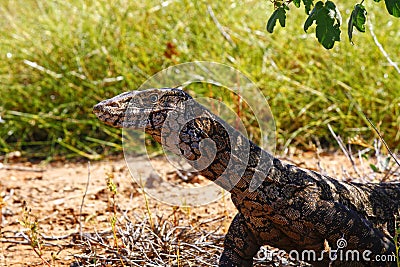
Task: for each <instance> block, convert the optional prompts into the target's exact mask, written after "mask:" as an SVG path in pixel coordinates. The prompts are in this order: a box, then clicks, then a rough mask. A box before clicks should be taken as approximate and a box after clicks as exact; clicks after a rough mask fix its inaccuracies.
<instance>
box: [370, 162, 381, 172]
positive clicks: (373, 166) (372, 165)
mask: <svg viewBox="0 0 400 267" xmlns="http://www.w3.org/2000/svg"><path fill="white" fill-rule="evenodd" d="M369 166H370V167H371V169H372V170H373V171H374V172H379V169H378V167H376V166H375V165H374V164H372V163H371V164H369Z"/></svg>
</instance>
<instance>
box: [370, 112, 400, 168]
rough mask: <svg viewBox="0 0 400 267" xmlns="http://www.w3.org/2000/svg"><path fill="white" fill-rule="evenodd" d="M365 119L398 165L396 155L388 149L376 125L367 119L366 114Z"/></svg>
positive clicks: (399, 163)
mask: <svg viewBox="0 0 400 267" xmlns="http://www.w3.org/2000/svg"><path fill="white" fill-rule="evenodd" d="M364 117H365V119H367V121H368V122H369V124H370V125H371V127H372V128H373V129H374V131H375V132H376V134H377V135H378V136H379V139H381V141H382V143H383V144H384V145H385V147H386V149H387V151H388V153H389V154H390V156H391V157H392V158H393V159H394V161H395V162H396V163H397V165H399V166H400V162H399V161H398V160H397V158H396V156H395V155H394V154H393V152H392V150H390V148H389V146H388V145H387V144H386V142H385V140H384V139H383V137H382V135H381V133H380V132H379V130H378V128H376V126H375V125H374V124H373V123H372V121H371V120H370V119H368V117H367V116H365V114H364Z"/></svg>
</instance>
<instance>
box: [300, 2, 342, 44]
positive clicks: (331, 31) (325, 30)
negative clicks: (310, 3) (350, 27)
mask: <svg viewBox="0 0 400 267" xmlns="http://www.w3.org/2000/svg"><path fill="white" fill-rule="evenodd" d="M314 21H315V23H316V24H317V27H316V29H315V31H316V37H317V39H318V42H320V43H321V44H322V45H323V46H324V47H325V48H326V49H331V48H332V47H333V46H334V44H335V42H337V41H340V25H341V23H342V17H341V16H340V13H339V10H338V9H337V7H336V6H335V4H334V3H333V2H331V1H327V2H326V3H325V4H324V3H323V2H321V1H319V2H317V3H316V4H315V7H314V9H313V10H312V11H311V14H310V15H309V16H308V18H307V20H306V21H305V23H304V31H306V32H307V30H308V28H309V27H310V26H311V25H312V24H313V22H314Z"/></svg>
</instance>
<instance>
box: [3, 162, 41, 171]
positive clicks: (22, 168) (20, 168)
mask: <svg viewBox="0 0 400 267" xmlns="http://www.w3.org/2000/svg"><path fill="white" fill-rule="evenodd" d="M0 169H4V170H9V171H23V172H44V171H45V170H44V169H36V168H28V167H11V166H7V165H4V164H3V163H0Z"/></svg>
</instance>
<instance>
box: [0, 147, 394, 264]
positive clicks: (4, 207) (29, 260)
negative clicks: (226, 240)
mask: <svg viewBox="0 0 400 267" xmlns="http://www.w3.org/2000/svg"><path fill="white" fill-rule="evenodd" d="M286 160H288V161H291V162H292V163H295V164H297V165H299V166H300V167H306V168H309V169H313V170H317V171H321V170H322V171H323V172H324V173H326V174H329V175H331V176H334V177H338V178H340V179H345V180H350V179H352V178H350V177H352V176H353V177H357V174H356V172H355V171H354V169H353V167H352V166H351V164H350V163H349V161H348V160H347V159H346V157H344V156H343V155H341V154H340V153H336V154H324V155H317V154H316V153H314V152H304V153H300V154H298V155H297V156H294V157H290V159H288V158H286ZM132 162H133V163H132ZM130 163H131V164H133V165H134V166H136V168H137V170H140V171H143V172H142V173H141V175H140V176H141V177H148V178H149V177H150V178H151V174H149V173H148V171H149V168H148V166H146V164H145V163H144V162H143V159H141V158H137V159H131V160H130ZM154 164H155V165H157V166H158V167H159V168H160V170H161V172H163V176H164V177H166V178H165V179H166V180H168V181H169V182H170V183H171V184H172V186H171V188H167V187H165V186H164V185H162V184H161V185H160V184H157V183H154V181H153V180H151V179H147V181H142V183H143V184H145V183H147V184H146V186H147V187H148V188H150V189H153V190H154V192H156V191H158V192H160V193H161V195H158V196H157V198H158V199H155V198H152V197H151V196H149V195H147V194H146V195H144V194H143V193H142V190H141V187H140V186H139V185H138V183H137V182H135V181H134V180H132V178H131V175H130V173H129V171H128V168H127V166H126V162H125V160H124V159H122V158H116V159H107V160H103V161H100V162H92V163H91V164H90V167H89V164H88V163H87V162H83V163H63V162H56V163H51V164H47V165H32V164H30V163H23V162H21V160H18V162H16V163H8V164H2V165H0V197H1V198H0V205H1V209H0V210H1V214H0V219H1V221H0V229H1V235H0V240H1V242H0V266H78V265H74V262H75V261H76V260H77V257H76V255H78V254H81V253H82V250H84V249H82V247H78V246H75V245H73V244H74V240H76V239H77V238H79V235H80V233H96V232H100V231H110V229H112V223H111V222H110V221H111V220H110V218H112V216H113V214H115V207H117V208H118V215H120V214H121V213H125V215H127V216H131V217H134V218H136V219H135V220H140V218H145V217H146V216H147V217H148V216H149V214H151V216H153V217H155V218H156V217H157V218H161V217H162V218H167V219H169V220H172V221H174V222H176V224H177V225H191V226H192V227H193V226H196V227H200V228H201V227H203V228H204V229H207V230H210V229H214V230H215V231H214V232H215V233H216V234H220V235H221V236H223V234H224V233H225V232H226V231H227V229H228V227H229V223H230V221H231V220H232V218H233V216H234V215H235V213H236V212H235V208H234V206H233V205H232V204H231V201H230V199H229V194H226V193H223V192H222V191H221V190H219V189H218V188H214V187H210V189H207V192H211V191H213V190H214V191H213V192H214V193H215V194H216V196H219V198H218V199H217V200H215V201H213V202H212V203H208V204H206V205H202V206H198V207H189V204H190V203H189V202H190V200H188V199H190V196H189V197H188V198H186V197H185V198H184V199H181V201H182V202H185V204H186V206H187V207H185V206H182V205H181V206H180V207H178V206H177V205H176V206H171V205H167V204H164V203H162V202H160V201H159V199H160V198H161V199H163V200H165V199H168V198H167V196H168V195H173V193H172V191H173V187H174V186H177V187H180V186H186V188H196V187H199V186H203V185H206V184H208V181H206V180H203V179H201V177H200V178H198V177H196V178H193V179H191V180H189V181H188V182H185V181H182V179H181V178H180V177H179V176H178V175H176V174H174V173H170V172H169V171H170V170H171V171H172V169H171V166H168V165H167V164H165V162H163V161H161V160H155V161H154ZM358 164H360V162H358ZM358 168H359V169H358V171H359V172H360V173H362V174H363V175H365V174H367V175H368V177H369V180H376V181H378V180H379V179H381V177H382V175H376V176H375V175H371V169H370V168H369V167H368V164H367V163H365V162H364V165H362V166H361V165H358ZM110 177H111V178H112V179H113V181H114V183H115V185H116V190H117V192H118V193H117V194H116V196H115V198H113V194H112V192H111V191H110V190H109V189H108V186H107V179H109V178H110ZM393 179H396V178H395V177H394V178H393ZM397 179H398V176H397ZM355 180H357V179H355ZM358 180H360V179H358ZM361 180H362V179H361ZM207 188H208V187H207ZM171 190H172V191H171ZM210 194H211V193H210ZM160 196H161V197H160ZM146 197H147V199H148V202H149V204H148V205H147V206H146V204H145V203H146ZM164 197H165V198H164ZM200 202H201V201H200ZM82 203H83V205H82ZM147 207H148V208H147ZM80 215H81V216H80ZM35 222H37V225H38V226H37V228H33V230H29V228H30V226H32V225H35V224H34V223H35ZM120 224H121V225H122V224H123V223H122V222H121V223H120ZM117 225H118V223H117ZM35 233H36V234H38V236H39V238H38V240H39V241H40V244H41V248H40V249H37V246H36V251H37V252H38V253H39V254H40V253H42V255H41V256H39V255H38V254H37V253H35V251H34V249H33V247H35V246H34V245H32V244H31V243H30V242H29V240H30V239H31V240H32V239H34V234H35ZM29 237H31V238H30V239H29ZM32 237H33V238H32ZM221 244H222V241H221V242H219V243H218V244H216V245H218V246H220V245H221ZM46 262H47V263H46Z"/></svg>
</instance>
